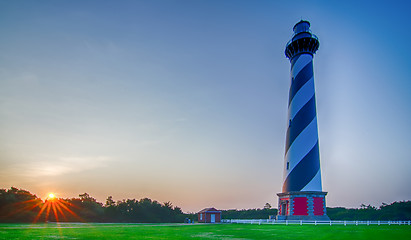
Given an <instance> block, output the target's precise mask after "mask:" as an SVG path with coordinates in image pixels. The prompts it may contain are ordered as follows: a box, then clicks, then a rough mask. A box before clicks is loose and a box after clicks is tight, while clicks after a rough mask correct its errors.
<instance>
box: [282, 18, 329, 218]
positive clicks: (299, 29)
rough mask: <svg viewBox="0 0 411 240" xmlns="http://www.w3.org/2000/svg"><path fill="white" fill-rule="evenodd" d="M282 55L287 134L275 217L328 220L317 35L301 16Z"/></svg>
mask: <svg viewBox="0 0 411 240" xmlns="http://www.w3.org/2000/svg"><path fill="white" fill-rule="evenodd" d="M293 31H294V34H293V37H292V39H291V40H290V41H289V42H288V43H287V45H286V48H285V55H286V57H287V58H288V59H289V60H290V63H291V74H290V75H291V76H290V77H291V85H290V91H289V100H288V120H287V135H286V143H285V157H284V175H283V176H284V177H283V186H282V192H281V193H278V194H277V195H278V198H279V199H278V215H277V219H278V220H329V218H328V216H327V214H326V205H325V196H326V195H327V192H323V191H322V184H321V169H320V150H319V144H318V128H317V111H316V102H315V88H314V70H313V56H314V54H315V52H316V51H317V50H318V47H319V44H320V43H319V41H318V38H317V36H315V35H314V34H312V33H311V30H310V23H309V22H308V21H303V20H301V21H300V22H298V23H297V24H296V25H295V26H294V28H293Z"/></svg>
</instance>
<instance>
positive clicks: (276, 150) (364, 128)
mask: <svg viewBox="0 0 411 240" xmlns="http://www.w3.org/2000/svg"><path fill="white" fill-rule="evenodd" d="M410 7H411V6H410V4H409V3H408V2H407V1H389V2H386V3H379V2H373V3H372V4H371V2H369V1H338V2H337V1H294V2H293V4H292V3H291V2H288V1H1V2H0V29H1V30H2V34H1V35H2V36H1V37H0V52H1V54H0V187H1V188H9V187H11V186H16V187H21V188H24V189H27V190H29V191H31V192H34V193H36V194H37V195H38V196H39V197H44V196H46V195H47V193H49V192H55V193H56V194H57V195H58V196H62V197H73V196H77V195H78V194H80V193H84V192H88V193H89V194H91V195H92V196H94V197H96V198H97V199H98V200H99V201H102V202H104V201H105V199H106V197H107V196H108V195H112V196H113V198H114V199H117V200H120V199H124V198H137V199H139V198H142V197H150V198H152V199H157V200H158V201H161V202H165V201H171V202H173V203H174V205H177V206H180V207H182V208H183V210H184V211H197V210H200V209H202V208H204V207H211V206H214V207H216V208H221V209H229V208H258V207H263V206H264V204H265V203H266V202H269V203H270V204H271V205H273V206H276V205H277V196H276V193H278V192H280V191H281V186H282V172H283V169H282V167H283V161H284V159H283V157H284V145H285V131H286V126H287V101H288V88H289V83H290V79H289V69H290V64H289V62H288V60H287V59H286V57H285V56H284V48H285V44H286V43H287V41H288V40H289V39H290V37H291V35H292V27H293V26H294V24H295V23H297V22H298V21H299V20H301V19H305V20H308V21H310V22H311V29H312V31H313V33H315V34H316V35H317V36H318V37H319V40H320V48H319V50H318V52H317V54H316V55H315V57H314V75H315V84H316V97H317V113H318V123H319V139H320V152H321V165H322V180H323V189H324V191H328V192H329V194H328V197H327V204H328V205H329V206H346V207H358V206H359V205H360V204H362V203H365V204H373V205H377V206H379V205H381V203H382V202H386V203H390V202H393V201H399V200H410V199H411V190H410V188H409V186H408V183H409V182H410V180H411V177H410V175H409V170H410V169H411V161H410V153H411V149H410V140H409V134H410V133H411V127H410V124H409V119H410V117H411V107H410V103H411V97H410V94H409V90H410V89H411V81H410V77H409V76H411V68H410V65H411V62H410V60H409V56H410V55H411V48H410V47H409V44H407V41H408V39H410V38H411V31H409V30H408V25H409V24H408V9H409V8H410Z"/></svg>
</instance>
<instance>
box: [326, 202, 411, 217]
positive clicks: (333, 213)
mask: <svg viewBox="0 0 411 240" xmlns="http://www.w3.org/2000/svg"><path fill="white" fill-rule="evenodd" d="M327 215H328V216H329V217H330V219H331V220H347V221H348V220H352V221H366V220H372V221H402V220H405V221H410V220H411V201H403V202H393V203H391V204H386V203H383V204H382V205H381V206H380V207H379V208H376V207H374V206H371V205H368V206H366V205H364V204H363V205H361V207H360V208H358V209H357V208H343V207H336V208H327Z"/></svg>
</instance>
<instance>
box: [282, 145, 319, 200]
mask: <svg viewBox="0 0 411 240" xmlns="http://www.w3.org/2000/svg"><path fill="white" fill-rule="evenodd" d="M319 170H320V150H319V147H318V141H317V143H316V144H315V145H314V147H313V148H312V149H311V150H310V152H309V153H307V155H305V156H304V158H303V159H302V160H301V161H300V162H299V163H298V164H297V166H295V167H294V169H293V170H292V171H291V173H290V174H289V175H288V176H287V179H286V180H285V182H284V185H283V192H294V191H301V189H303V188H304V187H305V186H306V185H307V184H308V183H309V182H310V181H311V180H312V179H313V178H314V177H315V175H316V174H317V172H318V171H319Z"/></svg>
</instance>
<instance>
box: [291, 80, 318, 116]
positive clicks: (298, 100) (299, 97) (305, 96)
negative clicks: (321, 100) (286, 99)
mask: <svg viewBox="0 0 411 240" xmlns="http://www.w3.org/2000/svg"><path fill="white" fill-rule="evenodd" d="M314 92H315V89H314V77H312V78H311V79H310V80H308V81H307V82H306V83H305V84H304V86H302V87H301V88H300V90H298V92H297V93H296V94H295V96H294V98H293V100H292V101H291V104H290V107H289V109H288V114H289V119H293V118H294V117H295V115H296V114H297V113H298V111H300V109H301V108H302V107H303V106H304V105H305V104H306V103H307V102H308V101H309V100H310V99H311V98H312V96H313V95H314Z"/></svg>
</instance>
